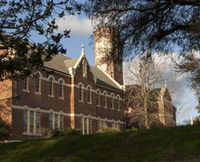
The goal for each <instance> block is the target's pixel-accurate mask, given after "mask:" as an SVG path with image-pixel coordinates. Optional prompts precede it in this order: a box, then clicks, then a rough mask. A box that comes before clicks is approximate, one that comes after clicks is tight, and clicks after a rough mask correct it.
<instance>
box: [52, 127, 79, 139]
mask: <svg viewBox="0 0 200 162" xmlns="http://www.w3.org/2000/svg"><path fill="white" fill-rule="evenodd" d="M76 135H81V131H80V130H76V129H72V128H67V129H64V130H58V129H56V130H55V131H54V132H53V135H52V137H63V136H76Z"/></svg>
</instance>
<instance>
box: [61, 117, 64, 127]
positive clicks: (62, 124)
mask: <svg viewBox="0 0 200 162" xmlns="http://www.w3.org/2000/svg"><path fill="white" fill-rule="evenodd" d="M60 129H64V116H63V115H60Z"/></svg>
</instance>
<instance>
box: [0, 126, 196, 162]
mask: <svg viewBox="0 0 200 162" xmlns="http://www.w3.org/2000/svg"><path fill="white" fill-rule="evenodd" d="M32 161H34V162H37V161H38V162H39V161H41V162H43V161H46V162H51V161H55V162H60V161H63V162H65V161H66V162H68V161H69V162H82V161H85V162H90V161H91V162H104V161H105V162H107V161H109V162H129V161H181V162H182V161H200V126H198V125H196V126H181V127H173V128H159V129H151V130H139V131H132V132H126V133H116V134H94V135H88V136H71V137H60V138H52V139H45V140H31V141H24V142H20V143H9V144H0V162H32Z"/></svg>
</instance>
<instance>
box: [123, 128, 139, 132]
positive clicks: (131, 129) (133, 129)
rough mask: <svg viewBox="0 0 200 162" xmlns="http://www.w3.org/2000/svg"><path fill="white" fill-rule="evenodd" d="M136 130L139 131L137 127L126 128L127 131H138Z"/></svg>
mask: <svg viewBox="0 0 200 162" xmlns="http://www.w3.org/2000/svg"><path fill="white" fill-rule="evenodd" d="M136 131H138V128H135V127H132V128H129V129H126V132H136Z"/></svg>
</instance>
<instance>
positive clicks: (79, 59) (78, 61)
mask: <svg viewBox="0 0 200 162" xmlns="http://www.w3.org/2000/svg"><path fill="white" fill-rule="evenodd" d="M83 58H85V52H84V51H81V55H80V57H79V58H78V60H77V61H76V64H75V65H74V68H75V69H76V68H77V67H78V65H79V64H80V62H81V60H82V59H83ZM85 59H86V58H85Z"/></svg>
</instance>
